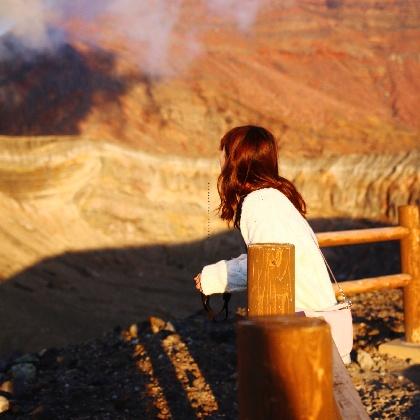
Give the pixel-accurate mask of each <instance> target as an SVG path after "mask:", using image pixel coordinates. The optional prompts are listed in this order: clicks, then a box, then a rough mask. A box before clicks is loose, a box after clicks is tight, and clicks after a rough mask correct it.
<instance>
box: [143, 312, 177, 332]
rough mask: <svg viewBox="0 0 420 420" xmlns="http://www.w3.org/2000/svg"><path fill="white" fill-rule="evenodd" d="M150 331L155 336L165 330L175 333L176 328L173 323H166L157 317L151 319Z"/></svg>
mask: <svg viewBox="0 0 420 420" xmlns="http://www.w3.org/2000/svg"><path fill="white" fill-rule="evenodd" d="M149 323H150V329H151V330H152V332H153V334H157V333H158V332H159V331H162V330H165V331H170V332H175V327H174V325H173V324H172V323H171V322H166V321H164V320H163V319H161V318H158V317H156V316H151V317H149Z"/></svg>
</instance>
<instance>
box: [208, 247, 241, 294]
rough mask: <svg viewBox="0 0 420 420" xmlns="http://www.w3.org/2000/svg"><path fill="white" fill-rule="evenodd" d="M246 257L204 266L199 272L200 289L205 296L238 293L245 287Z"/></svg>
mask: <svg viewBox="0 0 420 420" xmlns="http://www.w3.org/2000/svg"><path fill="white" fill-rule="evenodd" d="M246 270H247V256H246V254H241V255H240V256H239V257H236V258H233V259H231V260H222V261H219V262H217V263H215V264H210V265H206V266H205V267H204V268H203V271H202V272H201V289H202V290H203V293H204V294H205V295H212V294H213V293H224V292H238V291H241V290H245V289H246V286H247V276H246Z"/></svg>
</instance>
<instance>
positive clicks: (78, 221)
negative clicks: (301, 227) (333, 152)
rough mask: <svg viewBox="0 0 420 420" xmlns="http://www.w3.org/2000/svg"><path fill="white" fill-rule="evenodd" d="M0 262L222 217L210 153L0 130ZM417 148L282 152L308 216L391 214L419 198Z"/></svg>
mask: <svg viewBox="0 0 420 420" xmlns="http://www.w3.org/2000/svg"><path fill="white" fill-rule="evenodd" d="M1 142H2V152H1V154H0V194H1V204H0V215H1V218H2V228H1V231H0V243H1V244H2V245H1V248H0V267H1V273H2V277H3V278H7V277H8V276H10V275H11V274H13V273H15V272H17V271H19V270H20V269H22V268H24V267H27V266H29V265H31V264H32V263H34V262H36V261H38V260H39V259H41V258H43V257H47V256H51V255H56V254H60V253H62V252H65V251H68V250H83V249H100V248H104V247H105V248H106V247H123V246H132V245H133V246H134V245H141V244H157V243H185V242H191V241H193V240H197V239H202V238H205V237H206V235H207V225H208V208H207V207H208V206H207V190H208V185H209V183H210V209H211V212H210V230H211V234H215V233H217V232H220V231H222V230H223V229H225V228H226V226H225V225H224V224H223V223H222V222H221V221H220V220H218V218H217V216H216V214H215V212H213V209H215V208H216V207H217V205H218V196H217V191H216V188H215V181H216V178H217V175H218V171H219V167H218V162H217V160H216V159H205V158H201V159H193V158H187V157H180V156H168V155H167V156H165V158H162V157H160V156H155V155H151V154H146V153H144V152H139V151H136V150H133V149H127V148H123V147H121V146H117V145H115V144H109V143H101V144H98V143H96V142H91V141H87V140H83V139H78V140H75V139H74V138H67V139H63V138H60V139H56V138H48V137H46V138H37V139H36V140H28V139H13V140H11V139H10V138H2V139H1ZM419 159H420V153H419V152H418V151H411V152H405V153H400V154H394V155H391V154H388V155H353V154H352V155H345V156H331V157H327V158H322V157H318V158H310V159H309V158H299V159H281V161H280V168H281V173H282V174H283V175H284V176H286V177H287V178H289V179H291V180H293V181H294V182H295V183H296V185H297V186H298V188H299V190H300V191H301V192H302V194H303V196H304V198H305V199H306V201H307V203H308V207H309V217H310V218H317V217H350V218H359V217H360V218H371V219H376V220H380V221H387V222H391V221H395V215H396V207H397V206H398V205H401V204H406V203H417V204H418V203H419V202H420V174H419V170H418V162H419Z"/></svg>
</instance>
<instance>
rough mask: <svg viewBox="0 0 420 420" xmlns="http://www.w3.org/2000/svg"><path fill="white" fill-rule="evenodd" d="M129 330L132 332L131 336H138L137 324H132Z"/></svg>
mask: <svg viewBox="0 0 420 420" xmlns="http://www.w3.org/2000/svg"><path fill="white" fill-rule="evenodd" d="M128 332H129V333H130V335H131V337H133V338H137V336H138V332H139V329H138V327H137V324H131V325H130V328H129V329H128Z"/></svg>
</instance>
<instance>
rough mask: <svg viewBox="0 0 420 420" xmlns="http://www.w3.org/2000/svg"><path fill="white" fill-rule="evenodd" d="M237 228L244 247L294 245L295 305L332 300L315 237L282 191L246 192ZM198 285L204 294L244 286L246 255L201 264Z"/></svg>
mask: <svg viewBox="0 0 420 420" xmlns="http://www.w3.org/2000/svg"><path fill="white" fill-rule="evenodd" d="M240 229H241V233H242V236H243V238H244V240H245V243H246V244H247V246H248V245H249V244H253V243H291V244H294V245H295V299H296V300H295V306H296V308H299V309H315V310H320V309H325V308H328V307H330V306H332V305H334V304H335V303H336V299H335V294H334V290H333V287H332V284H331V281H330V278H329V276H328V271H327V268H326V266H325V263H324V260H323V258H322V256H321V253H320V250H319V248H318V245H317V243H318V242H317V239H316V236H315V234H314V232H313V230H312V229H311V227H310V226H309V224H308V222H307V221H306V219H305V218H304V217H302V215H301V214H300V213H299V211H298V210H297V209H296V208H295V207H294V205H293V204H292V203H291V201H290V200H289V199H288V198H287V197H286V196H285V195H284V194H283V193H281V192H280V191H278V190H276V189H274V188H263V189H260V190H256V191H253V192H251V193H250V194H248V195H247V196H246V197H245V199H244V201H243V204H242V212H241V220H240ZM201 287H202V290H203V293H204V294H206V295H211V294H213V293H223V292H234V291H240V290H244V289H246V287H247V256H246V254H242V255H240V256H239V257H237V258H234V259H231V260H229V261H226V260H222V261H219V262H217V263H215V264H211V265H207V266H205V267H204V268H203V271H202V273H201Z"/></svg>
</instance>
